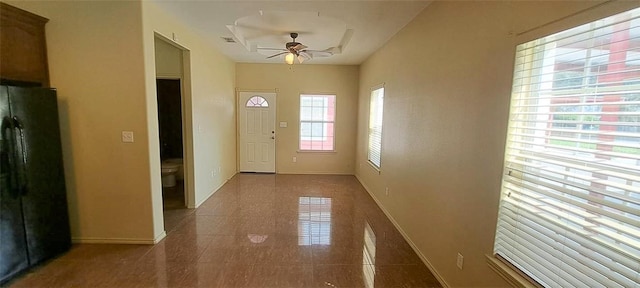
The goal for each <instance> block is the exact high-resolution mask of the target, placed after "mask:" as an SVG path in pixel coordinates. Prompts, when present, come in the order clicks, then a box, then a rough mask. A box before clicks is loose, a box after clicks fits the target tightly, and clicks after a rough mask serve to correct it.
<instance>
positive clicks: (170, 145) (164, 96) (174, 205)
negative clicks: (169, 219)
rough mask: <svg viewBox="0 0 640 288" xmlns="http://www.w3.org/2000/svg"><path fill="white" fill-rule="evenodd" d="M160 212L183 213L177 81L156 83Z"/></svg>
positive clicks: (180, 132)
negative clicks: (175, 211)
mask: <svg viewBox="0 0 640 288" xmlns="http://www.w3.org/2000/svg"><path fill="white" fill-rule="evenodd" d="M156 89H157V92H158V126H159V127H158V128H159V129H158V132H159V134H160V161H161V163H162V208H163V210H165V211H166V210H176V209H185V208H186V207H187V205H186V197H185V193H184V169H183V161H182V159H183V155H184V154H183V152H182V151H183V146H182V143H183V137H182V93H181V81H180V79H156Z"/></svg>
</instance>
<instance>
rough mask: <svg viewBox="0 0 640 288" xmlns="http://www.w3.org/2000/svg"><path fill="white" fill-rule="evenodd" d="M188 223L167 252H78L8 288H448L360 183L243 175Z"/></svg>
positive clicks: (170, 234)
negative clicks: (422, 260)
mask: <svg viewBox="0 0 640 288" xmlns="http://www.w3.org/2000/svg"><path fill="white" fill-rule="evenodd" d="M311 196H313V197H311ZM179 220H180V221H176V223H175V228H174V229H172V230H167V237H165V238H164V239H163V240H162V241H160V242H159V243H158V244H155V245H108V244H106V245H99V244H80V245H74V247H73V248H72V249H71V251H69V252H68V253H66V254H65V255H63V256H61V257H59V258H58V259H56V260H54V261H51V262H49V263H46V264H44V265H42V266H41V267H39V268H37V269H35V270H34V271H32V272H30V273H27V274H25V275H24V276H23V277H20V278H19V279H16V281H14V282H13V283H10V285H9V286H10V287H26V288H32V287H179V288H182V287H206V288H215V287H225V288H227V287H238V288H240V287H244V288H257V287H318V288H319V287H324V288H331V287H367V288H369V287H372V288H373V287H377V288H386V287H392V288H397V287H439V286H440V285H439V284H438V282H437V280H436V279H435V277H434V276H433V275H432V274H431V273H430V272H429V269H427V267H426V266H425V265H424V264H422V262H421V261H420V258H419V257H418V256H417V255H416V254H415V253H414V252H413V249H412V248H411V246H410V245H409V244H408V243H407V242H406V241H405V240H404V239H403V237H402V235H401V234H400V233H399V232H398V231H397V230H396V229H395V227H393V224H392V223H391V221H389V219H388V218H387V217H386V216H385V215H384V213H383V212H382V210H380V209H379V208H378V207H377V206H376V204H375V202H374V201H373V199H371V197H370V196H369V195H368V194H367V192H366V191H365V190H364V188H363V187H362V186H361V185H360V183H358V181H357V179H356V178H354V177H353V176H334V175H263V174H238V175H236V176H234V178H232V179H231V180H229V181H228V182H227V183H226V184H225V185H224V186H223V187H222V188H220V189H219V190H218V191H217V192H216V193H215V194H214V195H212V196H211V197H210V198H209V199H208V200H207V201H205V203H203V204H202V205H200V207H198V209H195V212H193V211H192V213H191V214H189V215H188V216H186V217H185V218H182V219H179ZM374 232H375V233H374ZM3 287H4V286H3Z"/></svg>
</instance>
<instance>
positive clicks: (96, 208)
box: [7, 1, 236, 243]
mask: <svg viewBox="0 0 640 288" xmlns="http://www.w3.org/2000/svg"><path fill="white" fill-rule="evenodd" d="M7 3H9V4H11V5H14V6H17V7H19V8H22V9H25V10H27V11H31V12H33V13H35V14H38V15H41V16H44V17H46V18H49V19H50V21H49V23H48V24H47V27H46V29H47V46H48V47H47V48H48V57H49V70H50V75H51V85H52V86H53V87H56V88H57V89H58V95H59V100H58V102H59V106H60V118H61V130H62V139H63V154H64V165H65V174H66V183H67V190H68V191H67V194H68V198H69V200H68V202H69V209H70V219H71V227H72V237H73V239H74V241H80V242H112V243H152V242H153V241H155V240H158V239H159V238H161V237H162V236H163V234H164V225H163V220H162V219H163V218H162V187H161V181H160V154H159V144H158V142H159V141H158V128H157V127H158V122H157V107H156V106H157V104H156V103H157V102H156V90H155V78H156V71H155V53H154V46H155V45H154V36H155V35H156V34H155V33H158V34H160V35H164V36H165V37H167V38H171V37H173V35H174V33H175V35H176V37H179V38H176V39H177V41H176V43H177V44H178V45H182V47H184V48H186V49H187V52H186V55H187V58H189V59H191V61H190V64H189V63H185V66H184V67H186V69H184V75H185V77H187V78H189V79H191V82H190V83H191V85H187V86H186V87H185V88H184V89H185V94H187V95H188V97H189V99H188V101H189V102H188V105H189V107H190V108H191V110H192V113H189V115H188V123H189V124H190V125H192V126H191V127H192V129H191V130H190V131H187V132H186V133H191V134H190V139H191V140H190V143H188V144H189V145H190V147H191V153H192V154H193V153H195V154H196V155H198V157H197V159H195V161H194V163H193V165H192V166H193V167H195V169H194V170H193V171H191V172H187V173H191V184H190V185H192V189H193V190H194V191H195V197H194V198H193V199H189V201H190V203H189V204H190V206H192V207H193V206H196V205H197V204H199V203H201V202H203V201H204V200H206V198H207V197H208V196H209V195H211V194H212V193H213V192H214V191H215V190H216V189H217V188H218V187H220V186H221V185H222V184H223V183H224V182H225V181H226V180H227V179H228V178H231V177H232V176H233V175H234V174H235V172H236V158H235V145H236V144H235V124H234V123H235V114H234V99H235V98H234V95H235V92H234V85H235V64H234V63H233V62H232V61H230V60H229V59H227V58H225V57H224V56H222V55H221V54H220V53H218V52H216V50H215V49H214V48H213V46H211V45H210V44H207V43H204V42H203V41H202V40H201V39H202V38H201V37H200V36H199V35H197V34H195V33H194V32H192V31H191V30H189V29H188V28H186V27H185V26H184V25H182V24H181V23H180V22H178V21H175V20H174V19H173V18H171V17H169V16H167V15H166V14H165V13H164V12H163V11H160V10H158V9H157V8H156V7H155V5H154V4H153V3H148V2H143V3H141V2H127V1H124V2H118V1H116V2H114V1H107V2H105V1H88V2H83V1H17V2H14V1H7ZM184 67H183V68H184ZM162 69H163V68H162V67H161V70H162ZM193 127H195V128H193ZM123 130H126V131H133V132H134V133H135V142H134V143H122V142H121V140H120V137H121V136H120V134H121V131H123ZM214 169H216V176H215V177H212V176H211V171H214ZM218 169H219V170H218Z"/></svg>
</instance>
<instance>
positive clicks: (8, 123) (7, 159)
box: [0, 117, 20, 197]
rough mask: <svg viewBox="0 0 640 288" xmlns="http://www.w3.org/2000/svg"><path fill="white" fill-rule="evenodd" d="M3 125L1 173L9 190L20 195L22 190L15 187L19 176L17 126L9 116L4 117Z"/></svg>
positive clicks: (0, 153) (0, 152) (0, 150)
mask: <svg viewBox="0 0 640 288" xmlns="http://www.w3.org/2000/svg"><path fill="white" fill-rule="evenodd" d="M1 127H2V131H1V132H0V134H1V135H0V136H1V137H2V138H1V139H2V141H0V143H1V145H0V175H1V176H2V178H4V179H5V181H4V182H5V183H6V186H7V188H8V191H11V192H13V193H12V194H13V196H14V197H19V196H20V191H18V189H17V187H14V184H15V183H16V182H17V181H18V176H17V175H16V171H17V169H16V167H15V138H14V137H13V136H14V135H15V134H14V131H13V130H14V128H15V127H14V126H13V120H12V119H11V118H9V117H4V118H3V119H2V125H1ZM7 131H9V133H7Z"/></svg>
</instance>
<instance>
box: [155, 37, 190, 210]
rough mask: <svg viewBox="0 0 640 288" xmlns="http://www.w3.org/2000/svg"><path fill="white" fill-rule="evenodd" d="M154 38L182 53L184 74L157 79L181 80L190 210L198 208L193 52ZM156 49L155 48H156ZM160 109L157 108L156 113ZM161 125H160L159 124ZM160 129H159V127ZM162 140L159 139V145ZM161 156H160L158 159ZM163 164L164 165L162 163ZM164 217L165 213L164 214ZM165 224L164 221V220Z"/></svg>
mask: <svg viewBox="0 0 640 288" xmlns="http://www.w3.org/2000/svg"><path fill="white" fill-rule="evenodd" d="M154 38H155V39H158V40H160V41H163V42H164V43H166V44H169V45H171V46H173V47H175V48H176V49H178V50H180V51H181V53H180V54H181V57H182V59H181V61H182V71H181V72H182V73H179V74H158V73H156V77H155V79H169V80H180V100H181V103H182V166H183V169H184V202H185V206H186V208H188V209H194V208H196V195H195V173H194V171H195V170H194V169H195V168H194V152H193V111H192V105H191V103H192V100H191V99H192V98H191V97H192V96H191V73H190V71H191V52H190V51H189V50H188V49H187V48H185V47H182V46H180V45H178V44H177V43H175V42H174V41H171V40H170V39H168V38H166V37H165V36H163V35H162V34H159V33H154ZM154 49H155V48H154ZM154 61H155V56H154ZM157 97H158V92H157V91H156V101H157ZM157 111H158V107H156V113H157ZM158 124H159V123H158ZM158 129H159V127H158ZM159 141H160V139H158V143H159ZM159 157H160V155H158V158H159ZM160 164H162V163H160ZM162 214H163V215H164V213H162ZM163 222H164V220H163Z"/></svg>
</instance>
